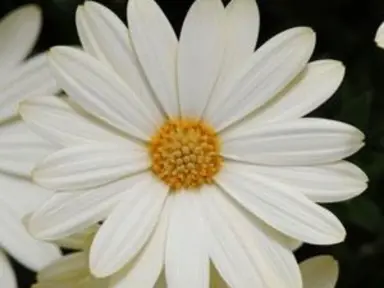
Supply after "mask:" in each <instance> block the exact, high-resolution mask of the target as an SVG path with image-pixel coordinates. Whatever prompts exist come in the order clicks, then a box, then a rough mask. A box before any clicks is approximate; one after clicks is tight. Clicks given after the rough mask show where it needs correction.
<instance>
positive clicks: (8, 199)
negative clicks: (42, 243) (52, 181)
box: [0, 173, 52, 219]
mask: <svg viewBox="0 0 384 288" xmlns="http://www.w3.org/2000/svg"><path fill="white" fill-rule="evenodd" d="M0 187H1V189H0V200H1V201H3V202H4V203H6V204H7V205H8V206H9V207H12V209H13V210H14V212H15V213H16V214H17V216H18V217H19V218H20V219H21V218H22V217H24V216H25V215H27V214H29V213H31V212H33V211H34V210H35V209H36V208H37V207H39V206H40V205H41V204H42V203H43V202H44V201H46V200H47V199H48V198H49V197H50V196H51V195H52V192H51V191H48V190H46V189H44V188H41V187H40V186H38V185H36V184H35V183H33V182H32V181H31V180H30V179H29V178H26V177H19V176H15V175H12V174H6V173H0Z"/></svg>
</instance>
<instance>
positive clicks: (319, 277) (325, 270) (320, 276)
mask: <svg viewBox="0 0 384 288" xmlns="http://www.w3.org/2000/svg"><path fill="white" fill-rule="evenodd" d="M300 270H301V275H302V278H303V284H304V288H334V287H336V283H337V279H338V277H339V265H338V263H337V261H336V260H335V259H334V258H333V257H332V256H316V257H313V258H309V259H307V260H305V261H304V262H302V263H300Z"/></svg>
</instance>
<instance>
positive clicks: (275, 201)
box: [216, 163, 345, 245]
mask: <svg viewBox="0 0 384 288" xmlns="http://www.w3.org/2000/svg"><path fill="white" fill-rule="evenodd" d="M216 181H217V182H218V183H219V185H220V186H221V187H222V188H223V190H224V191H225V192H227V193H228V194H229V195H231V197H233V198H234V199H236V201H238V202H239V203H240V204H241V205H243V206H244V207H245V208H246V209H248V210H249V211H250V212H252V213H253V214H254V215H256V216H257V217H259V218H260V219H262V220H263V221H265V222H266V223H267V224H268V225H270V226H272V227H273V228H275V229H277V230H279V231H281V232H283V233H284V234H286V235H288V236H290V237H292V238H295V239H298V240H301V241H303V242H306V243H311V244H320V245H328V244H334V243H339V242H341V241H343V240H344V238H345V229H344V227H343V225H342V224H341V223H340V221H339V220H338V219H337V218H336V217H335V216H334V215H333V214H332V213H331V212H329V211H328V210H326V209H324V208H322V207H320V206H319V205H317V204H314V203H313V202H312V201H310V200H308V199H307V198H306V197H305V196H304V195H301V194H300V193H297V192H295V191H292V189H291V188H290V186H287V185H281V184H280V183H276V182H274V181H272V182H271V181H270V180H269V179H268V178H265V177H263V176H262V175H259V174H258V173H257V171H253V169H252V165H246V164H240V163H237V164H234V163H226V165H225V167H224V168H223V170H222V172H221V173H220V174H219V175H218V177H217V178H216Z"/></svg>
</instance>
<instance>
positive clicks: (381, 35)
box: [375, 22, 384, 48]
mask: <svg viewBox="0 0 384 288" xmlns="http://www.w3.org/2000/svg"><path fill="white" fill-rule="evenodd" d="M375 42H376V44H377V46H379V47H380V48H384V22H383V23H382V24H381V25H380V27H379V29H377V32H376V36H375Z"/></svg>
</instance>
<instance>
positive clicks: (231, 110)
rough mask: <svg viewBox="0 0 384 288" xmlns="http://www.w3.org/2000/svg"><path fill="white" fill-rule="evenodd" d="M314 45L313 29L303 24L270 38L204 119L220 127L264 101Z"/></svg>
mask: <svg viewBox="0 0 384 288" xmlns="http://www.w3.org/2000/svg"><path fill="white" fill-rule="evenodd" d="M314 45H315V35H314V33H313V31H312V30H311V29H309V28H302V27H300V28H293V29H289V30H287V31H285V32H283V33H280V34H279V35H277V36H275V37H274V38H272V39H271V40H269V41H268V42H267V43H265V44H264V45H263V46H262V47H261V48H259V49H258V50H257V51H256V52H255V53H254V55H253V56H252V58H251V59H250V61H248V62H247V63H246V64H245V66H244V67H243V68H242V69H241V71H240V72H239V73H237V74H236V77H234V79H233V80H232V82H231V83H230V85H228V88H227V89H226V91H225V92H223V93H224V95H225V96H223V97H222V98H221V101H220V103H218V104H217V106H216V109H215V110H212V112H211V113H209V114H207V115H206V117H207V119H208V120H209V121H210V122H211V123H212V124H213V126H214V127H215V128H216V129H217V130H222V129H224V128H226V127H227V126H229V125H230V124H232V123H234V122H236V121H238V120H240V119H242V118H244V117H245V116H246V115H248V114H249V113H250V112H252V111H254V110H255V109H257V108H259V107H260V106H262V105H263V104H265V103H266V102H267V101H269V100H270V99H271V98H272V97H273V96H275V95H276V94H277V93H278V92H280V91H281V90H282V89H283V88H284V87H285V86H286V85H287V84H288V83H289V82H291V81H292V79H293V78H294V77H296V76H297V74H298V73H299V72H300V71H301V70H302V69H303V68H304V67H305V65H306V63H307V62H308V60H309V58H310V56H311V54H312V51H313V49H314Z"/></svg>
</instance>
